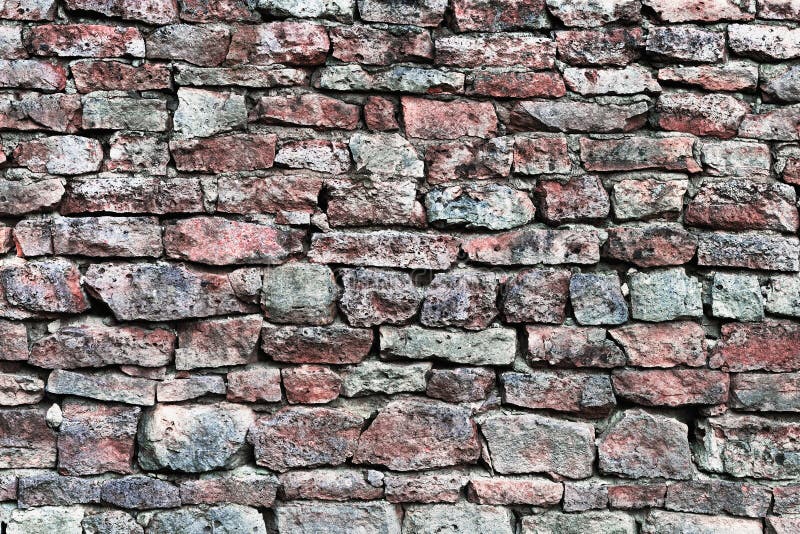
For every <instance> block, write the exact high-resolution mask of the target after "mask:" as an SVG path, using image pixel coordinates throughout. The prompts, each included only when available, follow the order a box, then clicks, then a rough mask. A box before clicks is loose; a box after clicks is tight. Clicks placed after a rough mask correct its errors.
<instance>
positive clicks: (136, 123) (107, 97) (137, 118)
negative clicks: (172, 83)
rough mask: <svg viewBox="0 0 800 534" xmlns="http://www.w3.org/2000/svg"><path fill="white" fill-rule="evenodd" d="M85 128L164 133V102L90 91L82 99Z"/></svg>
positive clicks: (83, 124) (166, 118) (156, 99)
mask: <svg viewBox="0 0 800 534" xmlns="http://www.w3.org/2000/svg"><path fill="white" fill-rule="evenodd" d="M81 100H82V103H83V120H82V122H81V126H82V127H83V128H84V129H87V130H91V129H94V130H137V131H143V132H163V131H165V130H166V129H167V120H168V119H169V113H168V112H167V102H166V100H164V99H161V98H130V97H127V96H116V95H114V94H113V93H111V94H109V93H90V94H88V95H84V96H83V98H82V99H81Z"/></svg>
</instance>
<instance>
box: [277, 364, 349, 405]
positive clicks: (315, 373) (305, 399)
mask: <svg viewBox="0 0 800 534" xmlns="http://www.w3.org/2000/svg"><path fill="white" fill-rule="evenodd" d="M281 378H282V379H283V388H284V389H285V390H286V400H287V401H288V402H289V403H290V404H326V403H328V402H330V401H332V400H334V399H336V398H337V397H338V396H339V391H340V389H341V387H342V377H341V376H339V375H338V374H337V373H336V372H335V371H333V370H331V369H330V368H329V367H325V366H323V365H298V366H296V367H284V368H283V369H281Z"/></svg>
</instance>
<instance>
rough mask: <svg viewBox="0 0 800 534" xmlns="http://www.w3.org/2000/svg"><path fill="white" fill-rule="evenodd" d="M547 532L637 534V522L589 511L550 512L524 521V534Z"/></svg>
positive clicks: (528, 517) (630, 518)
mask: <svg viewBox="0 0 800 534" xmlns="http://www.w3.org/2000/svg"><path fill="white" fill-rule="evenodd" d="M540 532H546V533H548V534H551V533H552V534H556V533H559V532H614V533H615V534H635V533H636V532H637V526H636V520H635V519H634V518H633V517H632V516H630V515H627V514H625V513H622V512H617V511H613V512H611V511H589V512H582V513H578V514H564V513H561V512H548V513H545V514H543V515H542V516H527V517H525V518H524V519H523V520H522V534H538V533H540Z"/></svg>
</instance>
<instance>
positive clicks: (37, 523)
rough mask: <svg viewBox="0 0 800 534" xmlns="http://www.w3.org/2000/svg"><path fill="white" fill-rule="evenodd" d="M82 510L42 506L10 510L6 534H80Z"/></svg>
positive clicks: (73, 507) (78, 508) (76, 507)
mask: <svg viewBox="0 0 800 534" xmlns="http://www.w3.org/2000/svg"><path fill="white" fill-rule="evenodd" d="M83 514H84V511H83V508H81V507H78V506H72V507H69V506H42V507H39V508H32V509H30V510H12V511H11V513H10V514H9V515H8V519H7V523H6V525H7V528H6V531H7V532H8V534H47V533H48V532H62V533H64V534H80V533H81V532H82V530H83V529H82V528H81V520H82V519H83Z"/></svg>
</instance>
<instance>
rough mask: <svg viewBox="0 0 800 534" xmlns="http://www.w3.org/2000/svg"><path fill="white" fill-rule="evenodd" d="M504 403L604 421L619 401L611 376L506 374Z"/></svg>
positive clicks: (545, 373) (592, 374) (574, 373)
mask: <svg viewBox="0 0 800 534" xmlns="http://www.w3.org/2000/svg"><path fill="white" fill-rule="evenodd" d="M501 380H502V384H503V402H504V403H506V404H511V405H514V406H522V407H523V408H531V409H535V410H553V411H556V412H568V413H574V414H578V415H581V416H584V417H605V416H606V415H608V414H609V413H611V411H612V410H613V409H614V407H615V405H616V401H615V399H614V392H613V391H612V390H611V380H610V379H609V377H608V375H604V374H599V373H576V372H572V371H539V370H536V371H530V372H528V373H503V374H502V375H501Z"/></svg>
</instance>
